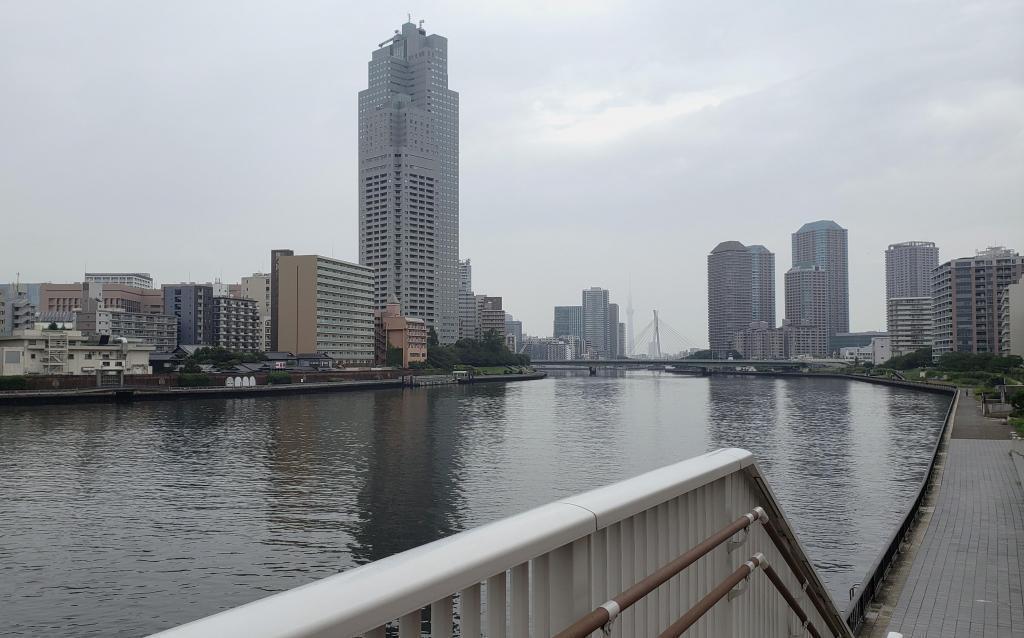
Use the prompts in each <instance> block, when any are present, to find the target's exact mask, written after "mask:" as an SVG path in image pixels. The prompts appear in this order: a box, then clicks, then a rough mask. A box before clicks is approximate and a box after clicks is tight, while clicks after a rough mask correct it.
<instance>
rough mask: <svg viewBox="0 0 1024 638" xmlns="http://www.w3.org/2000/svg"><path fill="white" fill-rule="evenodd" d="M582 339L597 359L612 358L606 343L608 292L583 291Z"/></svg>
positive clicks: (600, 290)
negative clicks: (592, 350) (586, 341)
mask: <svg viewBox="0 0 1024 638" xmlns="http://www.w3.org/2000/svg"><path fill="white" fill-rule="evenodd" d="M582 306H583V338H584V339H586V340H588V341H590V345H591V347H593V348H594V352H596V353H597V355H598V357H602V358H603V357H613V356H614V352H612V351H609V349H608V346H609V345H610V344H609V343H608V341H609V339H608V336H609V332H608V291H607V290H605V289H604V288H596V287H595V288H588V289H586V290H584V291H583V303H582Z"/></svg>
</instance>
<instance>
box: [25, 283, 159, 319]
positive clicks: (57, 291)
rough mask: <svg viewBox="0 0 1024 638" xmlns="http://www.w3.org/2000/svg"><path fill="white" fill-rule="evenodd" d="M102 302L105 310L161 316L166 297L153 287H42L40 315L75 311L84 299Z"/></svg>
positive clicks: (98, 285)
mask: <svg viewBox="0 0 1024 638" xmlns="http://www.w3.org/2000/svg"><path fill="white" fill-rule="evenodd" d="M89 298H93V299H100V300H102V302H103V305H104V307H106V308H112V309H114V308H116V309H119V310H124V311H127V312H141V313H145V314H162V313H163V311H164V295H163V292H162V291H160V290H154V289H152V288H136V287H134V286H126V285H124V284H100V283H88V282H86V283H84V284H83V283H73V284H40V285H39V312H41V313H46V312H75V311H77V310H80V309H81V308H82V304H83V300H84V299H89Z"/></svg>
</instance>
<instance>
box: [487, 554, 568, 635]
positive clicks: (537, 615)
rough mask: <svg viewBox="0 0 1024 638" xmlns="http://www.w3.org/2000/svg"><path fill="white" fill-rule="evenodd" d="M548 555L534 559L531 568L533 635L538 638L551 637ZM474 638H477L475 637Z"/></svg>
mask: <svg viewBox="0 0 1024 638" xmlns="http://www.w3.org/2000/svg"><path fill="white" fill-rule="evenodd" d="M548 556H549V555H548V554H543V555H541V556H538V557H537V558H534V559H533V560H532V561H530V562H531V565H530V568H531V569H532V571H533V588H532V591H531V594H530V595H531V597H532V600H531V602H530V607H531V611H532V614H531V615H532V616H533V633H532V634H531V635H533V636H536V637H537V638H548V637H549V636H551V568H550V566H549V562H550V561H549V559H548ZM473 638H477V637H476V636H473Z"/></svg>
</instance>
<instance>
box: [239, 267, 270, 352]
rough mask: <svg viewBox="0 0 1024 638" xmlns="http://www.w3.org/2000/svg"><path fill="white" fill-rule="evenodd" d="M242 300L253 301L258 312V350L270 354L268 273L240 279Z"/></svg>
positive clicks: (256, 273) (255, 273)
mask: <svg viewBox="0 0 1024 638" xmlns="http://www.w3.org/2000/svg"><path fill="white" fill-rule="evenodd" d="M241 295H242V298H243V299H254V300H255V301H256V308H257V311H258V312H259V327H258V330H259V333H260V339H259V341H260V350H262V351H263V352H270V323H271V315H270V273H262V272H254V273H253V274H252V275H250V276H248V277H242V292H241Z"/></svg>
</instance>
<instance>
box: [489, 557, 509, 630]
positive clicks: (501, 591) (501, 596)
mask: <svg viewBox="0 0 1024 638" xmlns="http://www.w3.org/2000/svg"><path fill="white" fill-rule="evenodd" d="M506 577H507V574H506V573H505V572H501V573H500V574H498V575H497V576H491V577H490V578H488V579H487V637H488V638H500V637H503V636H505V633H506V631H507V629H506V595H505V592H506V589H507V587H506V584H505V579H506Z"/></svg>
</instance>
